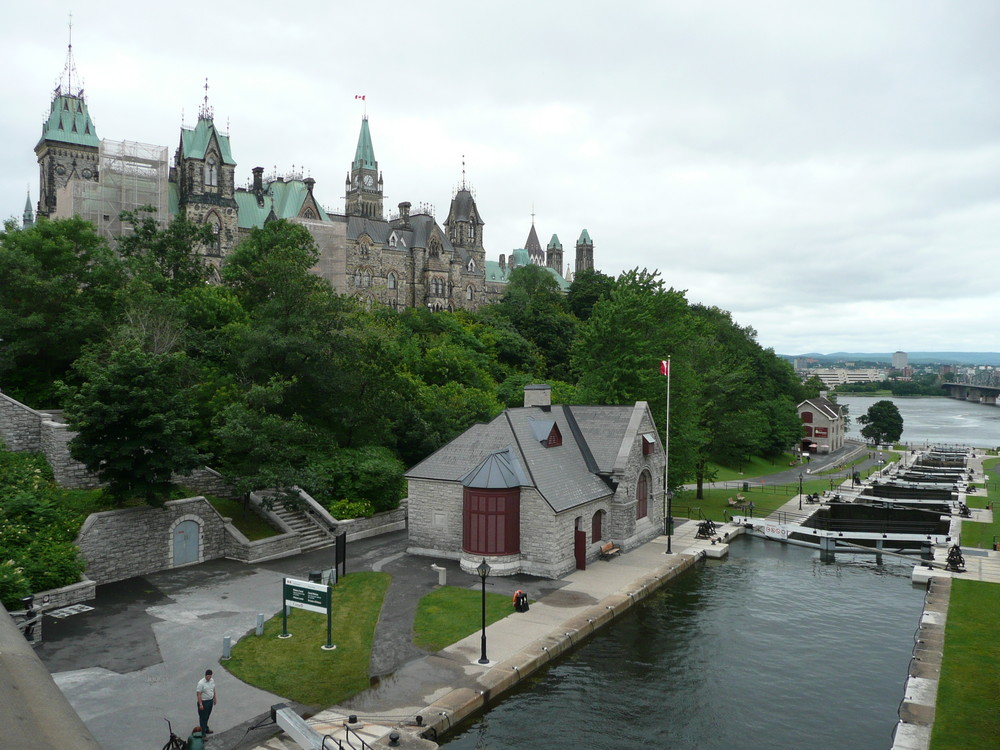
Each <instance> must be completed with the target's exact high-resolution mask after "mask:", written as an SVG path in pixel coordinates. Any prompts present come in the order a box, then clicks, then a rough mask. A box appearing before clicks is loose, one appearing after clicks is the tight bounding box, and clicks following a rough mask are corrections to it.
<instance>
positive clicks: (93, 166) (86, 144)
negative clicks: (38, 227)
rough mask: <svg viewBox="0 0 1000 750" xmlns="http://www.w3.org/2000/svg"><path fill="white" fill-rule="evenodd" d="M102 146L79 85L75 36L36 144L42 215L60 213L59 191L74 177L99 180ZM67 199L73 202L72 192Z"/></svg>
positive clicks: (66, 201) (74, 178)
mask: <svg viewBox="0 0 1000 750" xmlns="http://www.w3.org/2000/svg"><path fill="white" fill-rule="evenodd" d="M100 146H101V141H100V139H99V138H98V137H97V130H96V128H94V122H93V120H91V119H90V112H89V111H88V110H87V101H86V100H85V99H84V97H83V89H82V88H80V87H79V78H78V76H77V74H76V65H75V63H74V62H73V43H72V40H71V41H70V44H69V48H68V50H67V52H66V65H65V67H64V68H63V74H62V78H61V79H60V81H59V85H58V86H56V88H55V91H54V92H53V93H52V102H51V104H50V107H49V117H48V119H47V120H46V121H45V122H44V123H43V124H42V137H41V138H40V139H39V141H38V144H37V145H36V146H35V156H37V157H38V173H39V174H38V211H37V214H38V216H39V217H41V216H55V215H56V209H57V204H58V194H59V192H60V191H61V190H62V189H63V188H66V187H67V186H68V185H69V184H70V182H71V181H73V180H85V181H87V182H97V174H98V156H99V151H100ZM64 202H65V204H66V205H67V206H69V205H71V201H70V200H69V199H68V196H67V198H66V199H64ZM67 210H68V209H67ZM67 215H68V214H67Z"/></svg>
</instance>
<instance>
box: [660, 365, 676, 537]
mask: <svg viewBox="0 0 1000 750" xmlns="http://www.w3.org/2000/svg"><path fill="white" fill-rule="evenodd" d="M669 466H670V357H669V356H668V357H667V419H666V425H665V428H664V431H663V500H664V505H665V506H666V507H665V508H664V517H663V521H664V523H665V524H666V526H667V554H668V555H669V554H671V553H672V552H673V550H672V549H671V540H672V539H673V536H674V518H673V515H674V509H673V502H672V501H673V498H671V497H670V485H669V484H668V483H667V481H668V480H667V476H668V474H667V468H668V467H669Z"/></svg>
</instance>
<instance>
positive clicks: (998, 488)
mask: <svg viewBox="0 0 1000 750" xmlns="http://www.w3.org/2000/svg"><path fill="white" fill-rule="evenodd" d="M998 468H1000V459H998V458H994V459H989V460H986V461H983V472H984V473H985V474H986V475H987V476H988V477H989V481H988V482H986V483H985V485H986V486H985V488H984V487H983V483H982V482H976V483H975V484H976V485H977V486H978V487H979V488H980V490H979V491H977V492H976V493H975V494H973V495H966V496H965V501H966V503H968V505H969V507H970V508H985V507H986V506H987V505H988V504H989V503H993V506H994V509H995V510H994V512H993V523H974V522H972V521H962V546H963V547H977V548H979V549H993V539H994V537H996V538H998V539H1000V485H998V480H1000V476H997V474H998V473H1000V472H998Z"/></svg>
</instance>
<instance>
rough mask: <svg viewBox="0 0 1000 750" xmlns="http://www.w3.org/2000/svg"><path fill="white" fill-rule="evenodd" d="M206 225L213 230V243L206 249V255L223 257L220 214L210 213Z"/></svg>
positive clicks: (206, 218)
mask: <svg viewBox="0 0 1000 750" xmlns="http://www.w3.org/2000/svg"><path fill="white" fill-rule="evenodd" d="M205 223H206V224H208V226H209V227H211V229H212V242H211V243H210V244H209V245H208V247H207V248H205V254H206V255H214V256H218V255H222V221H221V220H220V219H219V216H218V214H215V213H210V214H209V215H208V216H206V217H205Z"/></svg>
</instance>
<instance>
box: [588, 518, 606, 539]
mask: <svg viewBox="0 0 1000 750" xmlns="http://www.w3.org/2000/svg"><path fill="white" fill-rule="evenodd" d="M603 527H604V511H603V510H599V511H597V512H596V513H594V517H593V518H591V519H590V541H591V542H599V541H601V540H602V539H603V538H604V528H603Z"/></svg>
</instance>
